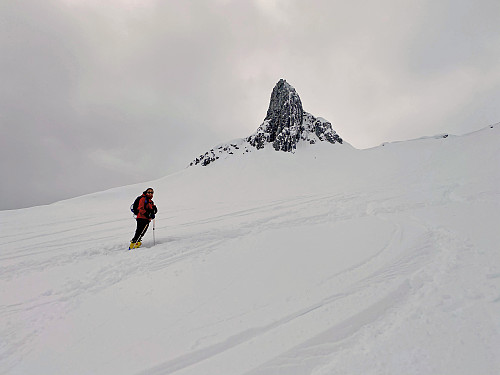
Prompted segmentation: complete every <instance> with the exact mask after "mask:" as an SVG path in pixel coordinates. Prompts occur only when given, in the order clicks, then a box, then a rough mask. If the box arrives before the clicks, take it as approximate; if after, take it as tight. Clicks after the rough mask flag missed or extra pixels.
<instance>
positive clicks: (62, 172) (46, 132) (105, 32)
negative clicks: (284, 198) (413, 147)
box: [0, 0, 500, 209]
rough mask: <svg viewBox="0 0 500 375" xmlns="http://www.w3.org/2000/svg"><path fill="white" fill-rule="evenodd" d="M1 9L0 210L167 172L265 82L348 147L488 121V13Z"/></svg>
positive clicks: (78, 4)
mask: <svg viewBox="0 0 500 375" xmlns="http://www.w3.org/2000/svg"><path fill="white" fill-rule="evenodd" d="M5 3H6V4H3V5H2V6H1V13H0V14H1V16H0V17H1V22H0V29H1V30H0V43H1V49H2V56H1V57H0V78H1V82H2V86H1V88H0V129H1V132H2V138H1V141H0V142H1V151H0V153H1V154H0V156H1V161H0V168H1V170H0V172H2V176H4V178H3V180H2V184H1V185H0V186H1V191H0V192H1V193H2V196H4V197H6V196H9V197H11V198H9V199H5V200H2V205H1V207H0V209H9V208H17V207H25V206H30V205H34V204H43V203H49V202H52V201H55V200H59V199H63V198H67V197H71V196H75V195H79V194H83V193H87V192H92V191H96V190H101V189H105V188H108V187H112V186H117V185H123V184H128V183H133V182H140V181H145V180H148V179H153V178H157V177H161V176H164V175H166V174H168V173H170V172H173V171H176V170H178V169H181V168H183V167H185V166H186V165H187V164H188V163H189V162H190V161H191V160H192V159H193V158H194V157H195V156H197V155H198V154H200V153H201V152H204V151H206V150H205V149H206V148H209V147H211V146H213V145H214V144H217V143H220V142H224V141H227V140H229V139H232V138H238V137H244V136H247V135H249V134H250V133H252V132H253V131H254V130H255V129H256V128H257V127H258V126H259V125H260V123H261V121H262V119H263V118H264V116H265V113H266V110H267V105H268V101H269V96H270V93H271V90H272V88H273V86H274V84H275V83H276V82H277V81H278V80H279V79H280V78H285V79H287V81H288V82H290V83H291V84H292V85H293V86H294V87H295V88H296V89H297V92H298V93H299V95H300V96H301V99H302V102H303V104H304V109H305V110H306V111H308V112H310V113H313V114H315V115H317V116H321V117H324V118H326V119H328V120H329V121H331V122H332V123H333V125H334V128H335V129H336V130H337V132H338V133H339V134H340V135H341V136H342V137H343V138H344V139H346V140H347V141H348V142H350V143H351V144H353V145H354V146H356V147H359V148H364V147H370V146H375V145H377V144H380V143H381V142H384V141H390V140H401V139H409V138H415V137H419V136H423V135H432V134H436V133H442V132H451V133H455V134H462V133H465V132H468V131H473V130H476V129H478V128H480V127H484V126H486V125H488V124H491V123H494V122H498V121H500V108H499V106H498V105H497V103H499V102H500V71H499V69H498V63H499V60H500V32H499V31H500V26H499V25H500V22H499V17H500V16H499V15H500V3H499V2H498V1H486V0H481V1H474V2H473V1H439V2H435V1H434V2H433V1H409V0H403V1H395V0H391V1H389V0H385V1H384V0H383V1H379V2H369V4H367V3H368V2H365V1H351V2H349V3H348V4H346V2H344V1H322V0H317V1H310V2H303V1H298V0H294V1H280V0H275V1H269V0H267V1H264V0H254V1H249V0H248V1H231V0H198V1H196V0H193V1H154V0H149V1H138V0H127V1H117V0H115V1H105V2H103V1H83V0H65V1H63V0H48V1H44V2H38V1H35V0H31V1H30V0H19V1H15V2H5Z"/></svg>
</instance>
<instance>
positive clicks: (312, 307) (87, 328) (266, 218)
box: [0, 160, 500, 375]
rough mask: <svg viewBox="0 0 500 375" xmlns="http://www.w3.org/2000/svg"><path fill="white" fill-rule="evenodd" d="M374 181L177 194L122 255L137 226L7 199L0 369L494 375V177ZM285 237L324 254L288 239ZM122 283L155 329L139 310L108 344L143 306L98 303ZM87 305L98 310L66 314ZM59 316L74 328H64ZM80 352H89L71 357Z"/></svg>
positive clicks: (0, 263)
mask: <svg viewBox="0 0 500 375" xmlns="http://www.w3.org/2000/svg"><path fill="white" fill-rule="evenodd" d="M493 161H495V160H493ZM426 168H427V167H426ZM423 170H425V168H423ZM497 177H498V176H497ZM409 178H411V176H409ZM380 181H382V179H381V180H380ZM380 181H377V182H378V185H377V184H376V183H374V184H372V185H371V186H370V189H362V188H360V187H359V185H355V184H353V185H352V186H351V188H350V189H348V190H342V189H340V188H337V189H334V192H326V191H325V190H324V189H323V190H322V191H321V192H319V193H301V194H296V195H288V196H287V195H283V196H282V197H274V198H262V199H260V200H259V201H255V200H254V201H252V202H237V203H235V202H230V203H227V204H226V203H220V202H219V203H217V204H214V205H212V206H210V205H209V206H207V207H205V208H204V209H200V210H197V211H194V210H193V209H191V208H189V207H187V206H186V207H184V206H182V205H179V206H178V207H177V208H174V209H171V210H169V212H168V214H165V216H164V217H163V218H162V217H161V215H159V218H161V220H158V222H157V227H156V230H155V235H156V246H155V247H152V238H151V230H150V232H149V233H148V237H147V238H146V239H145V241H144V245H143V247H142V248H141V249H138V250H134V251H126V250H125V249H126V246H127V243H126V240H125V241H124V239H127V238H129V237H130V235H131V234H132V231H133V222H131V220H130V219H123V218H122V217H121V218H120V219H117V216H116V215H109V217H100V219H98V220H96V217H95V215H93V214H92V212H93V211H92V210H93V208H89V209H88V210H89V213H88V214H87V213H82V214H81V215H73V216H72V215H68V214H67V210H66V211H64V210H63V211H62V212H59V208H60V207H59V206H47V207H46V208H43V207H42V208H34V209H32V211H30V212H31V213H32V215H31V217H30V216H28V215H26V216H22V213H23V211H22V210H21V211H16V212H15V213H14V216H15V215H17V216H19V217H21V218H26V222H25V223H26V225H25V226H24V227H20V226H15V225H13V224H10V221H11V220H12V217H11V216H8V213H7V214H4V215H3V216H0V220H2V221H1V224H2V226H4V225H5V226H4V227H5V228H8V229H6V230H5V232H2V243H3V245H4V246H3V248H2V252H1V253H0V291H1V293H2V294H1V296H2V303H1V305H0V323H1V325H0V336H1V339H0V372H5V373H12V374H29V373H33V374H38V373H44V371H43V370H42V371H41V372H40V371H38V370H37V369H38V366H40V365H45V366H47V369H48V370H51V371H56V370H57V371H58V372H59V373H75V374H76V373H82V374H85V373H92V374H110V373H120V374H123V373H130V374H141V375H161V374H176V375H195V374H203V375H208V374H221V373H223V374H235V375H236V374H245V375H275V374H287V375H299V374H301V375H302V374H314V375H334V374H346V373H364V374H392V373H405V374H421V373H429V374H431V373H432V374H434V373H436V374H437V373H440V374H454V375H455V374H470V373H481V374H496V373H497V372H498V370H500V362H499V359H498V355H497V353H496V352H497V351H498V348H499V347H500V333H499V332H500V324H499V323H498V316H500V315H498V313H500V307H499V306H500V285H499V284H500V269H499V266H500V264H499V257H498V255H497V253H496V252H493V251H491V246H493V244H495V246H496V244H498V241H500V236H499V234H498V233H496V232H495V230H494V228H495V227H496V224H498V222H500V220H499V212H500V203H499V199H498V198H499V194H498V189H494V188H489V186H490V185H487V186H486V187H483V188H481V190H480V191H477V190H475V189H473V188H470V186H469V185H470V183H469V182H468V181H466V180H463V179H462V180H457V179H446V178H443V179H442V180H441V182H440V183H439V184H435V185H434V186H432V188H429V187H427V188H426V187H425V186H410V184H411V183H410V184H404V183H401V181H399V182H400V184H399V185H396V184H394V185H391V184H383V183H381V182H380ZM464 181H465V182H464ZM493 182H495V178H493ZM491 186H494V185H491ZM470 189H472V190H470ZM156 190H157V191H158V190H159V189H156ZM68 204H75V205H76V206H77V203H72V202H70V203H68ZM63 208H64V207H63ZM49 211H50V212H53V213H54V217H48V218H47V217H45V215H46V214H45V213H46V212H47V215H50V212H49ZM42 215H43V216H44V217H45V218H44V220H43V221H40V220H39V218H40V217H41V216H42ZM66 215H67V216H68V218H66ZM4 217H5V220H4ZM9 218H10V219H9ZM483 218H486V219H487V221H484V220H483ZM14 219H16V217H14ZM9 225H10V226H9ZM308 233H310V234H308ZM304 236H305V237H306V238H307V241H310V242H304V243H302V242H300V241H301V238H302V237H304ZM318 237H319V238H320V239H319V241H315V239H316V238H318ZM287 241H288V242H287ZM349 241H352V243H351V242H349ZM356 241H358V242H356ZM282 242H283V243H282ZM296 242H298V243H299V244H298V245H296V246H300V249H301V250H304V251H306V252H308V253H309V252H310V253H311V254H314V255H311V257H318V259H319V263H318V264H315V263H314V262H312V261H311V260H310V259H308V258H307V257H303V256H302V255H301V254H300V252H299V254H297V251H292V250H296V248H294V247H293V244H295V243H296ZM309 243H310V248H307V247H308V244H309ZM290 244H292V248H291V249H290V252H287V246H290ZM254 258H255V259H254ZM245 261H249V262H250V263H248V266H247V267H245ZM221 262H227V264H230V265H231V266H230V268H223V267H224V266H223V265H220V263H221ZM337 263H338V264H337ZM293 267H295V268H293ZM311 267H312V268H311ZM233 269H234V270H233ZM217 271H220V272H221V274H220V275H217V274H216V273H217ZM191 272H192V274H193V275H194V276H191ZM203 272H207V275H209V276H210V277H209V278H207V277H206V276H207V275H205V274H204V273H203ZM274 274H276V275H277V277H279V279H278V280H274V279H273V275H274ZM195 277H199V280H195V279H194V278H195ZM176 280H182V281H183V282H184V283H186V282H191V281H190V280H192V283H193V286H192V289H186V290H184V292H187V293H186V295H185V296H184V295H182V294H179V295H177V294H175V290H176V288H182V287H184V288H186V286H184V285H179V284H176ZM296 280H298V281H297V283H296V284H294V282H295V281H296ZM158 281H161V283H160V284H159V283H158ZM198 281H200V283H199V284H198V283H197V282H198ZM211 283H213V285H214V286H213V287H212V288H211V285H212V284H211ZM281 283H283V284H285V285H281ZM204 284H207V285H204ZM261 284H262V285H261ZM286 284H290V285H294V287H293V288H290V287H288V288H286ZM134 286H137V287H136V288H134ZM127 288H130V291H129V292H128V293H130V294H123V295H124V296H127V298H128V297H130V298H132V299H133V298H136V299H138V300H139V301H143V302H144V303H148V304H149V305H146V306H144V308H145V309H150V310H151V311H150V312H151V320H152V322H151V326H148V322H141V323H140V325H139V326H141V327H143V326H144V327H146V328H143V329H141V330H139V332H135V333H134V334H135V336H134V334H131V335H132V336H131V337H132V338H131V341H130V340H127V337H126V336H120V335H117V337H118V338H116V339H114V340H113V339H110V340H111V342H112V343H113V345H116V349H113V348H111V349H108V346H102V345H104V343H101V341H102V340H103V339H104V338H108V337H110V336H112V334H113V333H116V332H119V331H116V329H115V328H114V327H115V324H116V327H119V325H120V324H124V325H126V324H127V321H128V320H127V319H128V318H127V317H133V316H134V314H135V313H136V312H137V311H141V309H140V306H139V307H138V306H136V305H140V303H141V302H136V304H135V305H133V306H129V305H128V304H127V303H126V302H122V301H121V300H117V301H114V303H115V304H116V306H118V307H115V306H114V305H113V303H112V302H108V300H109V299H110V298H113V297H112V296H113V295H115V294H116V293H118V294H119V295H121V293H126V292H124V291H123V290H127ZM198 289H200V291H199V292H197V290H198ZM203 292H206V293H205V294H203ZM164 294H165V295H166V296H167V297H168V298H167V300H166V301H165V302H161V301H158V298H159V297H160V296H162V295H164ZM149 295H150V296H151V297H148V296H149ZM189 296H193V298H189ZM194 297H196V298H194ZM117 298H118V297H117ZM165 298H166V297H165ZM188 298H189V299H188ZM252 298H253V299H252ZM169 299H172V300H173V301H177V302H178V303H176V304H175V305H174V302H172V304H169V303H170V302H169ZM237 301H239V302H237ZM181 302H184V304H183V303H181ZM162 303H163V304H162ZM119 306H121V309H122V310H121V311H120V307H119ZM101 307H102V310H103V312H102V314H103V316H102V317H101V318H100V319H97V318H96V316H100V315H99V314H101V313H100V312H99V313H98V312H96V311H97V309H100V308H101ZM163 308H164V309H165V311H163V310H162V309H163ZM119 311H120V314H119V315H118V316H117V315H114V314H116V313H117V312H119ZM122 313H123V316H121V314H122ZM86 315H88V316H94V318H93V319H90V321H89V322H88V323H81V325H79V326H74V324H75V322H79V321H80V320H79V319H80V318H81V317H82V316H86ZM144 316H145V315H142V316H140V317H139V318H140V319H143V320H147V318H144ZM115 320H116V322H114V321H115ZM134 323H137V324H138V323H139V322H137V321H135V322H134ZM72 327H73V328H74V329H75V330H76V331H77V332H79V334H78V335H77V336H75V337H64V332H65V329H68V328H72ZM110 327H111V328H110ZM129 329H130V330H133V329H132V328H129V327H125V328H124V330H125V331H127V330H129ZM101 332H104V333H101ZM448 336H449V338H447V337H448ZM52 337H64V339H60V340H61V342H66V345H67V347H66V348H64V345H65V344H59V341H58V340H57V339H52ZM120 338H121V339H122V341H119V340H120ZM150 342H152V343H153V344H151V346H148V345H149V344H148V343H150ZM142 346H146V347H148V348H150V349H157V352H154V350H150V351H145V350H142ZM46 347H47V348H48V349H47V348H46ZM50 347H53V348H54V350H55V353H52V352H51V349H50ZM94 347H95V348H94ZM102 348H106V349H105V350H104V352H103V353H102V355H103V357H101V356H99V350H101V349H102ZM58 350H59V351H61V354H57V351H58ZM81 350H87V351H88V353H87V354H88V356H89V358H91V359H92V360H90V361H89V362H88V363H85V364H79V365H75V364H74V363H73V362H72V360H73V359H74V358H75V357H78V354H75V353H77V352H78V351H81ZM124 352H125V353H128V354H129V356H130V358H126V356H125V357H124V355H123V353H124ZM436 352H437V353H439V354H436ZM391 353H397V355H391ZM65 355H68V358H65ZM80 356H81V355H80ZM104 356H105V357H104ZM41 358H43V359H41ZM74 366H76V367H74ZM221 371H222V372H221Z"/></svg>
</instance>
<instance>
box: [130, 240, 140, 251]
mask: <svg viewBox="0 0 500 375" xmlns="http://www.w3.org/2000/svg"><path fill="white" fill-rule="evenodd" d="M136 245H137V244H136V243H135V242H131V243H130V246H129V247H128V249H129V250H132V249H134V248H135V247H138V246H136Z"/></svg>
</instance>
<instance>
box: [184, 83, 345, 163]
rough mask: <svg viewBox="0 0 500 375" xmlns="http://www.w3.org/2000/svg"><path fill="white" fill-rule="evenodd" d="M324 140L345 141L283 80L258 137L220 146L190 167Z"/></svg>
mask: <svg viewBox="0 0 500 375" xmlns="http://www.w3.org/2000/svg"><path fill="white" fill-rule="evenodd" d="M322 141H326V142H329V143H331V144H335V143H339V144H342V138H340V137H339V136H338V134H337V133H336V132H335V131H334V130H333V129H332V124H331V123H330V122H328V121H326V120H324V119H322V118H319V117H318V118H317V117H314V116H313V115H311V114H310V113H307V112H305V111H304V110H303V109H302V102H301V100H300V97H299V95H298V94H297V92H296V91H295V89H294V88H293V87H292V86H291V85H290V84H289V83H288V82H286V81H285V80H284V79H280V80H279V82H278V83H277V84H276V86H274V89H273V92H272V94H271V101H270V102H269V109H268V110H267V115H266V118H265V119H264V122H263V123H262V124H261V125H260V126H259V128H258V129H257V131H256V132H255V133H254V134H252V135H250V136H249V137H247V138H242V139H238V140H235V141H233V142H231V143H228V144H223V145H219V146H217V147H216V148H213V149H211V150H210V151H207V152H206V153H205V154H203V155H200V156H199V157H197V158H196V159H195V160H194V161H193V162H191V164H190V166H192V165H198V164H199V165H202V166H206V165H208V164H210V163H212V162H214V161H216V160H218V159H220V158H223V159H224V158H226V157H228V156H229V155H234V154H245V153H248V152H252V151H255V150H260V149H263V148H264V147H266V146H268V145H272V147H273V148H274V149H275V150H276V151H284V152H294V151H295V150H296V148H297V145H298V144H299V143H300V142H307V143H309V144H315V143H317V142H322Z"/></svg>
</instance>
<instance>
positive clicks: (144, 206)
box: [129, 188, 158, 250]
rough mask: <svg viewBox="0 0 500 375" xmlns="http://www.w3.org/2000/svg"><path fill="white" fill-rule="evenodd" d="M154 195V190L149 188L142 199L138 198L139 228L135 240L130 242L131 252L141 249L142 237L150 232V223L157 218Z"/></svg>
mask: <svg viewBox="0 0 500 375" xmlns="http://www.w3.org/2000/svg"><path fill="white" fill-rule="evenodd" d="M153 194H154V190H153V189H152V188H147V189H146V190H145V191H144V192H143V193H142V195H141V196H140V197H137V200H138V203H137V210H136V215H137V217H136V221H137V228H136V230H135V235H134V238H132V240H131V241H130V246H129V250H131V249H137V248H139V247H141V245H142V243H141V241H142V237H143V236H144V234H145V233H146V231H147V230H148V227H149V223H150V222H151V220H152V219H154V218H155V215H156V213H157V212H158V209H157V208H156V206H155V204H154V202H153ZM134 206H135V203H134ZM135 208H136V207H134V209H135Z"/></svg>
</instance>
